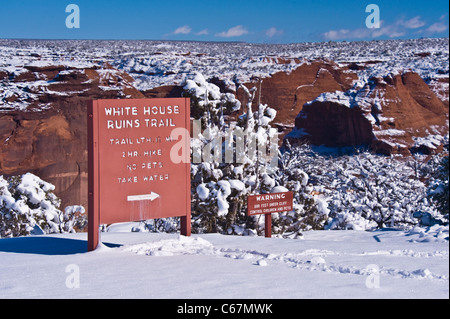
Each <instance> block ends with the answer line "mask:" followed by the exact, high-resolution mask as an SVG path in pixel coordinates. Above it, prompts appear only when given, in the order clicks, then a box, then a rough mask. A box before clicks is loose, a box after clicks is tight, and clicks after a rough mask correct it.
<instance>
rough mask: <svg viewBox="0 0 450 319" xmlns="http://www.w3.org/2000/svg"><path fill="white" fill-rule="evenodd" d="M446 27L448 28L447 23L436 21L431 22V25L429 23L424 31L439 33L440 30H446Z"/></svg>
mask: <svg viewBox="0 0 450 319" xmlns="http://www.w3.org/2000/svg"><path fill="white" fill-rule="evenodd" d="M447 29H448V24H447V23H444V22H436V23H433V24H432V25H430V26H429V27H428V28H427V30H426V31H427V32H430V33H441V32H444V31H447Z"/></svg>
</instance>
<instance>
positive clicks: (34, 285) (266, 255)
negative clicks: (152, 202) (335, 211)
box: [0, 223, 449, 299]
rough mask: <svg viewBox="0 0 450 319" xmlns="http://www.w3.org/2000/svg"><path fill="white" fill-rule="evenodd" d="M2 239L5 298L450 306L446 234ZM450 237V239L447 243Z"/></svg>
mask: <svg viewBox="0 0 450 319" xmlns="http://www.w3.org/2000/svg"><path fill="white" fill-rule="evenodd" d="M131 227H133V224H129V223H124V224H116V225H114V226H113V227H111V228H110V229H109V231H108V232H104V233H102V235H101V238H102V242H103V243H102V244H101V245H100V246H99V248H98V249H97V250H95V251H93V252H86V247H87V242H86V234H85V233H76V234H60V235H55V234H54V235H42V236H28V237H18V238H9V239H2V240H0V269H1V271H0V298H165V299H172V298H180V299H198V298H200V299H210V298H214V299H222V298H226V299H233V298H234V299H241V298H245V299H259V298H267V299H269V298H281V299H291V298H296V299H297V298H387V299H392V298H414V299H420V298H433V299H434V298H439V299H440V298H448V297H449V283H448V281H449V246H448V227H447V228H444V227H441V226H437V225H436V226H433V227H430V228H428V229H423V228H413V229H411V230H409V231H397V230H392V229H380V230H378V231H375V232H366V231H310V232H305V234H304V236H303V237H302V239H282V238H271V239H268V238H264V237H259V236H254V237H251V236H226V235H220V234H202V235H192V236H191V237H184V236H180V235H178V234H167V233H143V232H138V233H136V232H129V230H130V228H131ZM445 238H447V239H445Z"/></svg>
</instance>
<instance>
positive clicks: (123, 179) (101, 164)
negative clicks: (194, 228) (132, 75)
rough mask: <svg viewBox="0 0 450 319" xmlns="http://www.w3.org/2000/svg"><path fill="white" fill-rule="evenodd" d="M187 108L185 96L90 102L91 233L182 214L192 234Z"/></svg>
mask: <svg viewBox="0 0 450 319" xmlns="http://www.w3.org/2000/svg"><path fill="white" fill-rule="evenodd" d="M189 108H190V102H189V99H185V98H175V99H125V100H96V101H91V102H89V103H88V127H89V130H88V131H89V136H88V140H89V141H88V145H89V216H90V220H89V224H90V225H91V227H92V232H91V233H92V234H94V233H95V232H96V230H95V228H97V229H98V225H99V224H111V223H117V222H125V221H139V220H146V219H154V218H165V217H175V216H182V233H183V234H185V235H189V233H190V227H189V226H190V163H189V162H190V161H189V126H190V125H189V124H190V113H189ZM183 132H185V133H184V134H183ZM183 151H184V152H185V153H187V158H184V160H183V158H182V155H180V152H181V153H183ZM185 155H186V154H185ZM185 157H186V156H185ZM188 219H189V220H188ZM91 227H90V228H91ZM93 236H95V235H93ZM91 237H92V236H91ZM96 243H98V239H97V238H93V240H92V243H90V246H92V247H89V249H90V250H92V249H94V248H95V246H96V245H97V244H96Z"/></svg>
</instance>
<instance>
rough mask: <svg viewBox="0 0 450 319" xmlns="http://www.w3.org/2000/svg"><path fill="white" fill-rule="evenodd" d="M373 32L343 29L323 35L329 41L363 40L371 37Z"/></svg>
mask: <svg viewBox="0 0 450 319" xmlns="http://www.w3.org/2000/svg"><path fill="white" fill-rule="evenodd" d="M370 34H371V32H370V30H369V29H355V30H348V29H341V30H330V31H328V32H325V33H323V34H322V35H323V37H324V38H325V39H327V40H343V39H362V38H366V37H368V36H370Z"/></svg>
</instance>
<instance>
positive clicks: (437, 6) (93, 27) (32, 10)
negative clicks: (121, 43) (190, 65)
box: [0, 0, 449, 43]
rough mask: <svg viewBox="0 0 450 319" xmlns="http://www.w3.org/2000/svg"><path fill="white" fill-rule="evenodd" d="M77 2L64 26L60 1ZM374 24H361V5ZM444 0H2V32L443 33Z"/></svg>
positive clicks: (253, 37) (145, 35) (40, 35)
mask: <svg viewBox="0 0 450 319" xmlns="http://www.w3.org/2000/svg"><path fill="white" fill-rule="evenodd" d="M69 4H76V5H78V7H79V9H80V27H79V28H71V29H69V28H67V27H66V18H67V17H68V16H69V14H70V13H66V11H65V9H66V6H67V5H69ZM369 4H376V5H377V6H378V7H379V9H380V20H381V21H380V28H377V29H369V28H367V27H366V23H365V21H366V18H367V16H368V15H369V14H370V13H366V11H365V9H366V6H367V5H369ZM448 25H449V4H448V1H441V0H437V1H405V0H396V1H385V0H382V1H381V0H368V1H354V0H340V1H320V0H315V1H314V0H311V1H310V0H306V1H294V0H278V1H266V0H258V1H255V0H244V1H243V0H225V1H223V0H222V1H216V0H209V1H188V0H184V1H180V0H169V1H165V0H160V1H153V0H128V1H119V0H90V1H89V0H67V1H66V0H44V1H36V0H20V1H19V0H0V38H27V39H150V40H199V41H247V42H256V43H292V42H310V41H312V42H317V41H329V40H333V41H342V40H347V41H353V40H372V39H407V38H419V37H448V36H449V31H448V30H449V28H448Z"/></svg>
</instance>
